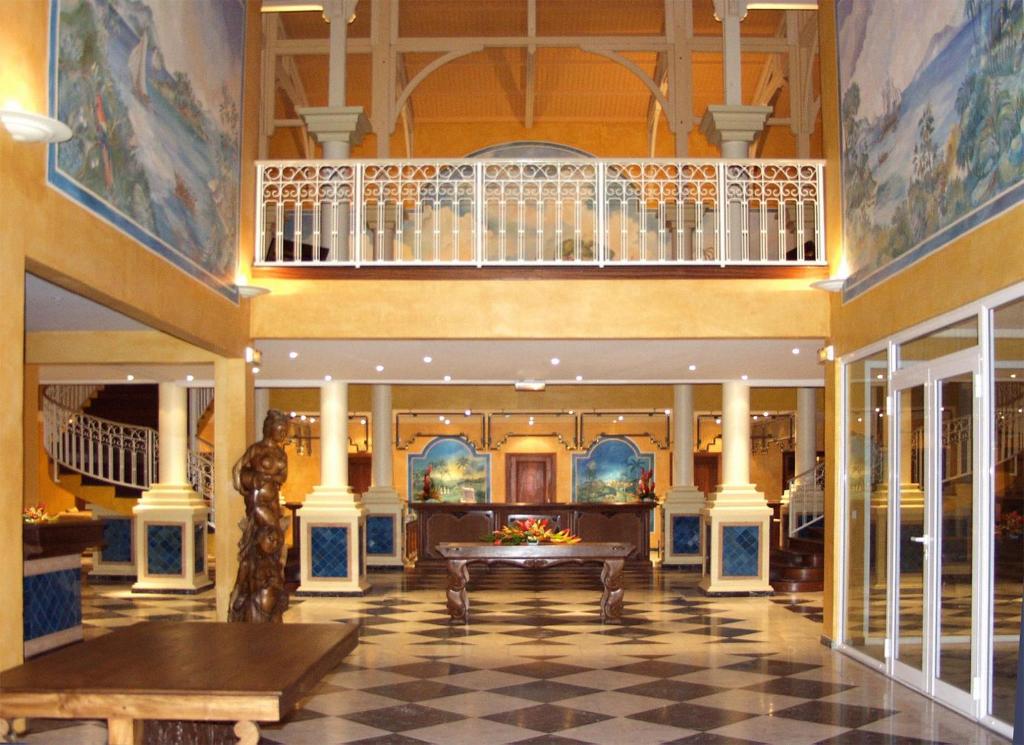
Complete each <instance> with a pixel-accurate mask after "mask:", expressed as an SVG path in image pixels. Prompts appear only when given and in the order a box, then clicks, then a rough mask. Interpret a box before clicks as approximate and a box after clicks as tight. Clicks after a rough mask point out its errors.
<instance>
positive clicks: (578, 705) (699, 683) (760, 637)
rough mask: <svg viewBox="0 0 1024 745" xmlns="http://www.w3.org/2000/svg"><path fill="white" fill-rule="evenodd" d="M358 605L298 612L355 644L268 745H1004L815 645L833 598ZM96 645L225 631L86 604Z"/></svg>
mask: <svg viewBox="0 0 1024 745" xmlns="http://www.w3.org/2000/svg"><path fill="white" fill-rule="evenodd" d="M371 581H372V582H373V589H372V592H371V593H370V594H369V595H367V596H366V597H362V598H323V599H321V598H302V599H298V598H293V600H292V607H291V608H290V609H289V611H288V613H287V615H286V618H285V620H286V621H287V622H293V623H295V622H321V623H322V622H329V621H357V622H358V623H359V624H360V626H361V634H360V643H359V646H358V647H357V648H356V649H355V651H354V652H353V653H352V654H351V655H350V656H349V657H348V658H347V660H346V661H345V662H344V663H343V664H342V665H341V666H340V667H338V668H337V669H336V670H334V671H332V672H331V674H329V675H328V676H327V677H326V678H325V679H324V680H323V682H322V683H321V684H320V685H319V686H318V687H317V688H316V689H315V691H313V693H312V695H310V696H309V698H307V699H306V700H305V701H304V702H303V703H302V704H301V708H300V709H299V710H298V711H296V712H295V713H294V714H293V715H292V716H291V717H290V718H289V719H288V720H287V721H285V722H282V723H279V724H269V725H264V726H263V727H262V733H263V738H262V740H261V743H262V745H274V744H280V745H331V744H333V743H361V744H363V745H369V744H371V743H391V744H393V745H413V744H419V743H438V744H440V743H444V744H445V745H463V744H466V745H470V744H473V745H475V744H477V743H480V744H483V743H487V744H488V745H491V744H494V745H498V744H500V743H520V744H526V743H530V744H536V745H540V744H541V743H545V744H550V745H556V744H558V745H571V744H573V743H598V744H605V745H616V744H618V743H626V744H628V745H646V744H647V743H688V744H689V745H729V744H730V743H733V744H736V745H740V744H743V745H749V744H750V743H752V742H754V743H757V742H760V743H786V744H787V745H805V744H810V743H832V744H836V745H839V744H845V743H851V744H854V743H855V744H857V745H874V744H876V743H903V744H906V745H913V744H915V743H933V742H939V743H956V744H958V745H959V744H961V743H963V744H966V743H978V744H979V745H980V744H989V743H1003V742H1006V741H1005V740H1004V739H1002V738H1000V737H998V736H997V735H995V734H993V733H991V732H989V731H988V730H985V729H984V728H981V727H978V726H976V725H974V724H972V723H971V722H969V721H967V720H966V719H964V718H962V717H960V716H958V715H956V714H954V713H952V712H950V711H948V710H946V709H944V708H942V707H941V706H938V705H936V704H933V703H931V702H929V701H928V700H927V699H925V698H923V697H921V696H919V695H917V694H915V693H913V692H912V691H910V690H908V689H905V688H903V687H901V686H899V685H897V684H895V683H892V682H891V681H888V680H886V679H885V678H884V677H883V676H881V675H879V674H878V673H876V672H874V671H871V670H869V669H867V668H865V667H863V666H861V665H859V664H858V663H856V662H854V661H852V660H850V659H848V658H846V657H844V656H842V655H840V654H838V653H835V652H833V651H831V650H829V649H827V648H825V647H823V646H822V645H821V644H820V643H819V635H820V633H821V626H820V616H819V615H818V614H820V612H821V594H820V593H817V594H807V595H799V596H776V597H773V598H706V597H704V596H702V595H701V594H700V592H699V591H698V590H697V588H696V582H697V578H696V577H695V576H694V575H692V574H687V573H680V572H661V571H657V570H654V571H629V572H627V576H626V588H627V591H626V603H625V612H624V616H623V618H622V621H621V623H607V624H602V623H601V621H600V616H599V611H598V597H599V594H600V580H599V567H593V568H591V567H579V568H571V569H566V568H560V569H558V570H547V571H537V572H528V571H523V570H518V569H513V568H494V569H487V568H476V567H474V569H473V579H472V581H471V584H470V594H469V599H470V621H469V623H468V624H456V625H452V624H451V623H450V622H449V620H448V616H447V614H446V613H445V610H444V600H443V588H444V584H445V579H444V574H443V573H442V572H440V571H436V570H431V571H427V570H422V569H421V570H418V571H412V572H398V573H395V572H386V573H375V574H373V575H371ZM84 606H85V623H86V629H87V636H89V637H92V636H96V635H99V634H103V633H107V632H108V631H109V630H111V629H113V628H115V627H118V626H123V625H126V624H131V623H135V622H136V621H139V620H156V619H161V620H204V619H205V620H212V618H213V616H214V603H213V598H212V594H210V593H206V594H204V595H201V596H198V597H180V596H170V597H156V596H150V595H144V596H138V595H132V594H131V593H130V591H128V590H127V589H125V588H123V587H110V586H100V587H91V588H88V589H87V590H86V592H85V596H84ZM30 724H31V732H30V734H29V735H28V736H27V737H26V738H25V742H28V743H53V745H62V744H64V743H67V744H68V745H70V744H71V743H74V744H75V745H91V743H101V742H104V741H105V728H104V726H103V725H102V723H95V722H80V721H72V722H59V721H56V720H45V721H33V722H31V723H30Z"/></svg>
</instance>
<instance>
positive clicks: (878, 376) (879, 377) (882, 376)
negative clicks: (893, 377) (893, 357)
mask: <svg viewBox="0 0 1024 745" xmlns="http://www.w3.org/2000/svg"><path fill="white" fill-rule="evenodd" d="M884 377H885V376H884V375H882V373H878V375H876V376H875V379H876V380H881V379H882V378H884Z"/></svg>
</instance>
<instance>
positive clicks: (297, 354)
mask: <svg viewBox="0 0 1024 745" xmlns="http://www.w3.org/2000/svg"><path fill="white" fill-rule="evenodd" d="M298 356H299V353H298V352H289V353H288V359H290V360H294V359H295V358H296V357H298Z"/></svg>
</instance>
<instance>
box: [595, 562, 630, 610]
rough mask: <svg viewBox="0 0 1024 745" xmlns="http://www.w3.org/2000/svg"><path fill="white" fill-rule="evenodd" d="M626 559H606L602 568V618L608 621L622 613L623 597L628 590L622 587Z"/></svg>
mask: <svg viewBox="0 0 1024 745" xmlns="http://www.w3.org/2000/svg"><path fill="white" fill-rule="evenodd" d="M625 563H626V562H625V560H624V559H605V560H604V567H603V568H602V569H601V584H603V585H604V593H603V594H602V595H601V620H602V621H608V620H610V619H613V618H619V617H620V616H621V615H622V598H623V596H624V595H625V594H626V590H625V589H624V588H623V587H622V567H623V566H624V565H625Z"/></svg>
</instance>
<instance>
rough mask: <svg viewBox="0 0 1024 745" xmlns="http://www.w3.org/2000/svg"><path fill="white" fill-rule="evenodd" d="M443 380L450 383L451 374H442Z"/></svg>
mask: <svg viewBox="0 0 1024 745" xmlns="http://www.w3.org/2000/svg"><path fill="white" fill-rule="evenodd" d="M444 382H445V383H451V382H452V376H451V375H445V376H444Z"/></svg>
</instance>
